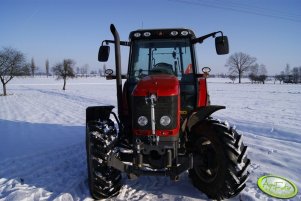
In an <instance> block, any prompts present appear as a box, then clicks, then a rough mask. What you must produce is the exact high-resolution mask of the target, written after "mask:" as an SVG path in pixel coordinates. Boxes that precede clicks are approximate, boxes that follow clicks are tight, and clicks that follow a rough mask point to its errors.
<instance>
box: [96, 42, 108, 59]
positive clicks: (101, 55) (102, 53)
mask: <svg viewBox="0 0 301 201" xmlns="http://www.w3.org/2000/svg"><path fill="white" fill-rule="evenodd" d="M109 54H110V46H107V45H102V46H100V48H99V51H98V61H100V62H105V61H108V58H109Z"/></svg>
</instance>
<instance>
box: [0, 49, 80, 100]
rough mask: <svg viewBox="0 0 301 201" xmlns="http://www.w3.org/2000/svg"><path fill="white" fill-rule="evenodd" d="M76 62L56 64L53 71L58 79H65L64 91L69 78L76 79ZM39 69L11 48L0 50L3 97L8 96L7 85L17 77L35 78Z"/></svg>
mask: <svg viewBox="0 0 301 201" xmlns="http://www.w3.org/2000/svg"><path fill="white" fill-rule="evenodd" d="M74 64H75V62H74V60H72V59H64V60H63V61H62V62H58V63H57V64H55V65H54V66H53V67H52V68H51V70H52V72H53V73H54V75H56V76H57V79H63V80H64V84H63V90H65V89H66V80H67V79H68V78H73V77H75V73H74V70H73V68H74ZM45 68H46V75H47V76H48V75H49V74H50V73H49V71H50V67H49V61H48V59H47V60H46V62H45ZM36 70H37V67H36V65H35V62H34V59H33V58H32V59H31V62H30V63H29V62H27V61H26V58H25V56H24V54H23V53H22V52H21V51H19V50H16V49H13V48H10V47H4V48H2V49H1V50H0V81H1V83H2V88H3V96H6V95H7V89H6V85H7V83H8V82H9V81H11V80H12V79H13V78H14V77H15V76H30V75H31V76H34V75H35V72H36Z"/></svg>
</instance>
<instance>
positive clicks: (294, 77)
mask: <svg viewBox="0 0 301 201" xmlns="http://www.w3.org/2000/svg"><path fill="white" fill-rule="evenodd" d="M292 80H293V83H295V84H297V83H299V82H300V77H299V68H298V67H294V68H293V69H292Z"/></svg>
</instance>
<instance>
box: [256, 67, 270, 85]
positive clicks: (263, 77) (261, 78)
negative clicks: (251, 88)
mask: <svg viewBox="0 0 301 201" xmlns="http://www.w3.org/2000/svg"><path fill="white" fill-rule="evenodd" d="M267 74H268V71H267V69H266V67H265V65H264V64H261V65H260V66H259V72H258V81H259V82H262V84H264V83H265V81H266V79H267V78H268V75H267Z"/></svg>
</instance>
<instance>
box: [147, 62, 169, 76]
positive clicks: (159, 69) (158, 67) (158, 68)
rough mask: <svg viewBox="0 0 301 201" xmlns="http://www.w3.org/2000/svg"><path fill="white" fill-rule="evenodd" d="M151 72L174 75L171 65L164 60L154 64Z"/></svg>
mask: <svg viewBox="0 0 301 201" xmlns="http://www.w3.org/2000/svg"><path fill="white" fill-rule="evenodd" d="M150 73H151V74H169V75H174V71H173V69H172V65H171V64H168V63H164V62H160V63H157V64H155V66H154V67H153V69H151V71H150Z"/></svg>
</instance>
